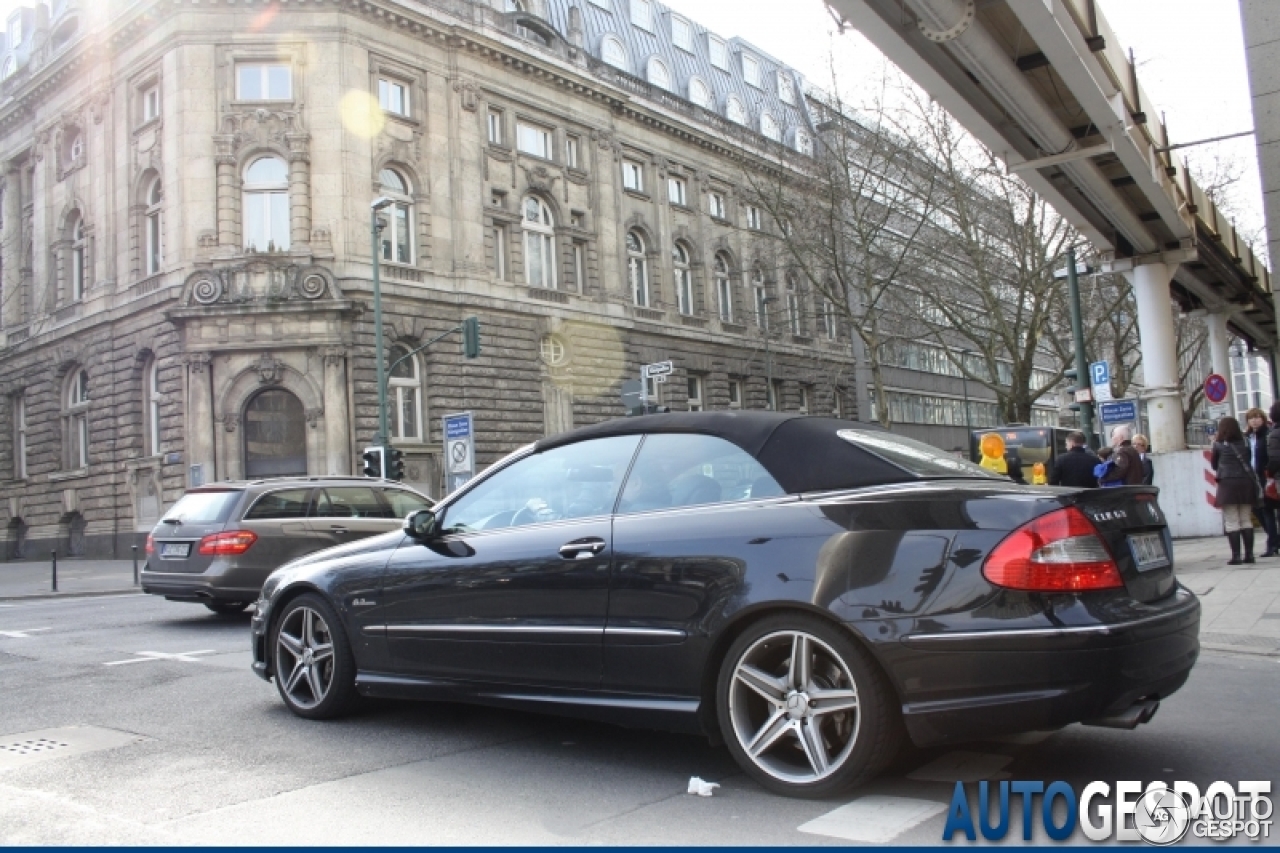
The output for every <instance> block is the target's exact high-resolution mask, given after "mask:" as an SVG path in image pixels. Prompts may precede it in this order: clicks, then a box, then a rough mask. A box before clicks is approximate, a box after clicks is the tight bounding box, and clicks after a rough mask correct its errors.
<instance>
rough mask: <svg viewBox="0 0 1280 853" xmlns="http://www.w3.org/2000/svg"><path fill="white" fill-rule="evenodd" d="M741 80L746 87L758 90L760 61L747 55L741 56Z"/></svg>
mask: <svg viewBox="0 0 1280 853" xmlns="http://www.w3.org/2000/svg"><path fill="white" fill-rule="evenodd" d="M742 79H743V80H746V81H747V83H748V85H751V86H755V87H756V88H757V89H759V88H760V60H758V59H756V58H755V57H754V56H752V55H751V54H749V53H744V54H742Z"/></svg>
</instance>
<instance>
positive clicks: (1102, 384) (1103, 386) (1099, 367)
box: [1089, 361, 1112, 403]
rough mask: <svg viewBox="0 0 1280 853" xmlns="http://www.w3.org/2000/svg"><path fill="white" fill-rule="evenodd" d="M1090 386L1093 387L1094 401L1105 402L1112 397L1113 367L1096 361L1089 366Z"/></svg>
mask: <svg viewBox="0 0 1280 853" xmlns="http://www.w3.org/2000/svg"><path fill="white" fill-rule="evenodd" d="M1089 384H1090V385H1092V386H1093V399H1094V400H1095V401H1097V402H1100V403H1101V402H1105V401H1107V400H1110V399H1112V397H1111V365H1110V364H1109V363H1107V362H1105V361H1095V362H1093V363H1092V364H1090V365H1089Z"/></svg>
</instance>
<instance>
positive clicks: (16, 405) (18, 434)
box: [13, 393, 27, 480]
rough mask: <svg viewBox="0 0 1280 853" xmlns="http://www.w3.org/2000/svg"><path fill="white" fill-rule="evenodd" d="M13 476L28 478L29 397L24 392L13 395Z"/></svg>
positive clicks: (19, 478) (18, 478) (15, 477)
mask: <svg viewBox="0 0 1280 853" xmlns="http://www.w3.org/2000/svg"><path fill="white" fill-rule="evenodd" d="M13 477H14V479H15V480H25V479H26V478H27V397H26V395H25V394H22V393H18V394H15V395H14V396H13Z"/></svg>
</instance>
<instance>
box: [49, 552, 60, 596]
mask: <svg viewBox="0 0 1280 853" xmlns="http://www.w3.org/2000/svg"><path fill="white" fill-rule="evenodd" d="M49 561H50V562H51V563H52V564H53V591H54V592H57V591H58V552H57V551H50V552H49Z"/></svg>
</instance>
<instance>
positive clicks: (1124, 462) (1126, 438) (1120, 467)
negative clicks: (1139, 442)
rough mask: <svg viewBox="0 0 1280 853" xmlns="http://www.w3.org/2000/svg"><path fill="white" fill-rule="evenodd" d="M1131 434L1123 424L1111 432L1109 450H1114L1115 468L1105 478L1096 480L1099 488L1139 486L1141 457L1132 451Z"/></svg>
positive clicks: (1141, 474)
mask: <svg viewBox="0 0 1280 853" xmlns="http://www.w3.org/2000/svg"><path fill="white" fill-rule="evenodd" d="M1132 434H1133V433H1132V432H1130V430H1129V428H1128V427H1127V426H1125V425H1124V424H1121V425H1120V426H1118V427H1116V428H1115V429H1113V430H1112V431H1111V448H1112V449H1113V450H1115V459H1114V462H1115V467H1113V468H1112V469H1111V471H1110V472H1108V473H1107V475H1106V477H1105V478H1104V477H1099V478H1098V485H1099V486H1141V485H1142V477H1143V470H1142V457H1141V456H1139V455H1138V451H1137V450H1135V449H1134V446H1133V441H1132V440H1131V439H1130V436H1131V435H1132Z"/></svg>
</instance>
